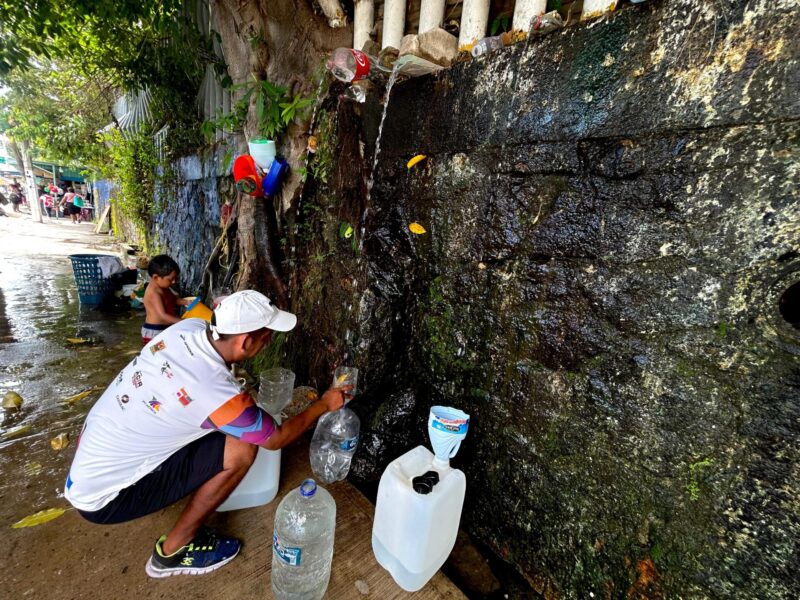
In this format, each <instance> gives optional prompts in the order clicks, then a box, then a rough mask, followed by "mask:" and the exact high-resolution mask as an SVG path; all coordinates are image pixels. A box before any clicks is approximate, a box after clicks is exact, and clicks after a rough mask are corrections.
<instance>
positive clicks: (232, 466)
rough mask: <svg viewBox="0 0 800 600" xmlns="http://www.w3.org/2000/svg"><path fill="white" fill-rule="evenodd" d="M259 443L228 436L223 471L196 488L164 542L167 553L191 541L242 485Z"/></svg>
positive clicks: (162, 546)
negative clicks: (213, 513)
mask: <svg viewBox="0 0 800 600" xmlns="http://www.w3.org/2000/svg"><path fill="white" fill-rule="evenodd" d="M257 452H258V446H254V445H253V444H247V443H245V442H241V441H239V440H237V439H236V438H233V437H231V436H226V439H225V454H224V458H223V463H222V471H220V472H219V473H217V474H216V475H214V477H212V478H211V479H209V480H208V481H206V482H205V483H204V484H203V485H201V486H200V487H199V488H197V490H195V492H194V494H193V495H192V498H191V500H189V503H188V504H187V505H186V506H185V507H184V509H183V512H182V513H181V516H180V517H178V520H177V522H176V523H175V525H174V526H173V527H172V530H171V531H170V532H169V533H168V534H167V539H166V540H164V542H162V544H161V548H162V549H163V551H164V554H172V553H173V552H175V551H177V550H178V549H179V548H181V547H182V546H184V545H186V544H188V543H189V541H191V539H192V538H193V537H194V535H195V534H196V533H197V530H198V529H199V528H200V526H201V525H202V524H203V523H204V522H205V520H206V519H207V518H208V517H209V515H210V514H211V513H212V512H214V511H215V510H216V509H217V507H218V506H219V505H220V504H222V503H223V502H224V501H225V499H226V498H227V497H228V496H229V495H230V493H231V492H232V491H233V490H234V488H236V486H237V485H239V482H240V481H241V480H242V479H243V478H244V476H245V475H246V474H247V471H248V469H250V466H251V465H252V464H253V462H254V461H255V459H256V453H257Z"/></svg>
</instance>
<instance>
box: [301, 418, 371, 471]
mask: <svg viewBox="0 0 800 600" xmlns="http://www.w3.org/2000/svg"><path fill="white" fill-rule="evenodd" d="M360 429H361V421H360V420H359V418H358V415H356V413H354V412H353V411H352V410H350V409H349V408H347V407H346V406H345V407H342V408H340V409H339V410H336V411H333V412H329V413H328V414H326V415H323V416H322V417H320V419H319V422H317V428H316V429H315V430H314V437H313V438H312V439H311V450H310V452H309V453H310V455H311V470H312V471H314V475H316V476H317V478H318V479H320V480H321V481H323V482H325V483H333V482H334V481H341V480H342V479H344V478H345V477H347V473H348V472H349V471H350V463H351V462H352V460H353V454H355V452H356V448H357V447H358V436H359V431H360Z"/></svg>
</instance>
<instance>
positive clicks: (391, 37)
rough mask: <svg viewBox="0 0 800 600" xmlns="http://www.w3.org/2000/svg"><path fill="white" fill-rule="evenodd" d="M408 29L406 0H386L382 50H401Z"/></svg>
mask: <svg viewBox="0 0 800 600" xmlns="http://www.w3.org/2000/svg"><path fill="white" fill-rule="evenodd" d="M405 28H406V0H386V3H385V4H384V5H383V40H382V41H381V49H383V48H388V47H389V46H391V47H392V48H400V40H401V39H403V32H404V31H405Z"/></svg>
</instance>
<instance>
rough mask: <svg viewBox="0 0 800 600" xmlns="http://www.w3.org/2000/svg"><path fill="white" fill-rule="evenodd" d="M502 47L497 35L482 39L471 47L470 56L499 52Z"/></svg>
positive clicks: (501, 41)
mask: <svg viewBox="0 0 800 600" xmlns="http://www.w3.org/2000/svg"><path fill="white" fill-rule="evenodd" d="M502 47H503V40H502V39H500V36H499V35H496V36H493V37H487V38H483V39H482V40H481V41H479V42H478V43H477V44H475V45H474V46H473V47H472V56H481V55H483V54H487V53H489V52H494V51H495V50H500V48H502Z"/></svg>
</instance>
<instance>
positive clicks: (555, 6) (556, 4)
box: [545, 0, 563, 12]
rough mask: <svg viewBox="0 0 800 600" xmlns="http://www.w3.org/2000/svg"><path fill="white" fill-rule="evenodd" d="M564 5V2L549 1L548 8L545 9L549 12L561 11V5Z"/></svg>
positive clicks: (559, 0) (560, 0)
mask: <svg viewBox="0 0 800 600" xmlns="http://www.w3.org/2000/svg"><path fill="white" fill-rule="evenodd" d="M562 4H563V2H562V0H547V8H546V9H545V10H546V11H547V12H550V11H552V10H561V5H562Z"/></svg>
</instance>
